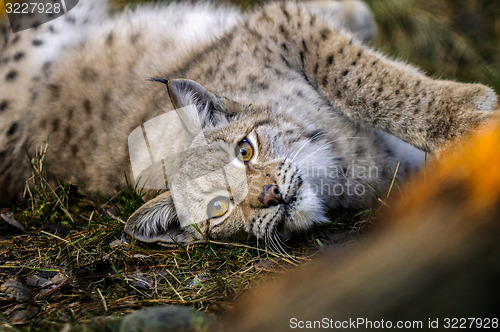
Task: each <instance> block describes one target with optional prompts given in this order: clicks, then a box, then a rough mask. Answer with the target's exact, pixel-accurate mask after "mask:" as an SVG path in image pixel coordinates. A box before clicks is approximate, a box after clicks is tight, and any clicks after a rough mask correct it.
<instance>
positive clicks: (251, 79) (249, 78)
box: [247, 74, 257, 83]
mask: <svg viewBox="0 0 500 332" xmlns="http://www.w3.org/2000/svg"><path fill="white" fill-rule="evenodd" d="M247 80H248V81H249V82H250V83H255V80H257V76H256V75H253V74H250V75H248V76H247Z"/></svg>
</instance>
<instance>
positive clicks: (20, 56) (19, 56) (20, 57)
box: [13, 52, 24, 62]
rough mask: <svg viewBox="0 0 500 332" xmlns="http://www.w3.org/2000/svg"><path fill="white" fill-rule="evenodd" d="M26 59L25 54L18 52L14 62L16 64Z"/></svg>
mask: <svg viewBox="0 0 500 332" xmlns="http://www.w3.org/2000/svg"><path fill="white" fill-rule="evenodd" d="M23 58H24V52H17V53H16V54H14V57H13V59H14V61H15V62H18V61H20V60H22V59H23Z"/></svg>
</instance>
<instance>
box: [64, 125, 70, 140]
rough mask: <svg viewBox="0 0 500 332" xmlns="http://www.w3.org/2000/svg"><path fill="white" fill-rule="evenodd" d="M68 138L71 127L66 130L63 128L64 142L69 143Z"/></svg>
mask: <svg viewBox="0 0 500 332" xmlns="http://www.w3.org/2000/svg"><path fill="white" fill-rule="evenodd" d="M70 138H71V126H67V127H66V128H64V139H65V140H66V141H69V139H70Z"/></svg>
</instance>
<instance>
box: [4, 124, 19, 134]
mask: <svg viewBox="0 0 500 332" xmlns="http://www.w3.org/2000/svg"><path fill="white" fill-rule="evenodd" d="M18 127H19V124H18V123H17V122H14V123H13V124H11V125H10V128H9V130H8V131H7V136H12V135H14V134H15V133H16V131H17V128H18Z"/></svg>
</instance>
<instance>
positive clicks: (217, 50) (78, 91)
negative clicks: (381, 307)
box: [0, 0, 497, 248]
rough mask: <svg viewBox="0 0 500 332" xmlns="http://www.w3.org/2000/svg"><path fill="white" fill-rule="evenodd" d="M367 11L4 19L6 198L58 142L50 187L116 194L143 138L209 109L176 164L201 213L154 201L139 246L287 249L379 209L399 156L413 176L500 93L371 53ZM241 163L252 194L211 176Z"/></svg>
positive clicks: (196, 8)
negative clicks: (31, 157) (13, 24)
mask: <svg viewBox="0 0 500 332" xmlns="http://www.w3.org/2000/svg"><path fill="white" fill-rule="evenodd" d="M353 4H354V2H348V4H345V3H342V4H340V7H339V4H338V3H336V2H332V3H331V7H329V8H330V9H331V11H330V12H329V11H325V10H323V9H318V8H319V7H317V5H314V4H300V3H274V4H268V5H266V6H264V7H262V8H259V9H256V10H254V11H252V12H250V13H248V14H241V13H239V12H237V11H236V10H235V9H233V8H228V7H214V6H212V5H208V4H198V5H187V4H181V3H179V4H172V5H169V6H167V7H161V6H143V7H139V8H138V9H136V10H126V11H125V12H124V13H120V14H115V15H111V14H108V13H107V11H106V10H105V8H104V7H105V6H104V5H103V4H102V2H101V1H91V0H89V1H80V4H79V5H78V8H75V9H73V10H72V11H71V12H69V13H68V14H67V15H65V16H62V17H60V18H58V19H56V20H54V21H52V22H51V23H47V24H45V25H42V26H40V27H38V28H36V29H32V30H28V31H23V32H19V33H16V34H12V33H11V32H10V31H9V29H8V28H7V26H6V25H5V24H4V26H3V29H2V30H1V33H2V38H1V40H0V43H2V44H1V48H0V60H1V67H0V80H2V83H1V84H2V89H1V90H0V117H1V124H0V188H1V192H0V201H1V202H3V203H6V202H10V201H12V200H15V199H21V194H22V189H23V186H24V183H25V180H26V178H27V177H28V176H29V165H28V163H27V161H26V157H25V151H26V150H27V151H28V152H30V153H31V154H33V151H34V149H35V146H36V145H37V144H40V142H42V141H46V140H47V139H49V153H48V155H47V158H46V170H47V176H48V179H49V180H50V181H52V182H56V181H58V180H65V181H71V182H79V183H84V184H85V185H86V189H87V190H88V191H98V192H100V193H102V194H104V195H111V194H112V193H113V192H114V190H116V189H119V188H122V187H123V186H124V185H125V183H124V182H125V179H124V176H123V174H124V172H126V174H127V176H128V178H132V177H133V176H132V174H131V168H130V167H131V166H130V157H129V150H128V146H127V138H128V136H129V134H130V133H131V132H133V131H134V130H135V129H136V128H138V127H139V126H141V125H142V124H144V123H146V122H147V121H148V120H151V119H153V118H155V117H157V116H160V115H162V114H165V112H167V111H170V110H173V109H177V108H182V107H185V106H189V105H194V106H195V107H196V111H197V113H198V114H197V119H189V118H188V119H187V120H186V121H187V124H186V125H187V126H188V127H189V126H190V125H191V124H190V123H189V122H190V121H194V122H196V121H198V122H199V124H200V126H201V128H202V129H203V135H204V140H205V143H206V145H205V146H204V149H202V150H199V149H191V150H189V151H188V152H186V153H181V154H178V155H177V157H176V158H175V159H174V160H172V159H162V162H163V163H165V162H166V163H167V166H171V164H175V165H176V168H177V170H178V172H176V174H175V176H173V177H171V178H168V179H167V180H166V181H167V186H168V187H169V188H170V187H172V186H174V187H181V188H182V189H183V191H182V193H183V194H182V195H180V196H182V197H180V198H181V199H182V200H184V201H185V202H188V203H186V204H180V205H181V206H179V205H178V204H174V197H173V196H175V195H174V194H173V193H172V192H171V191H166V192H165V193H163V194H162V195H160V196H158V197H156V198H155V199H153V200H151V201H149V202H147V203H146V204H145V205H144V206H143V207H141V208H140V209H139V210H138V211H136V212H135V213H134V214H133V215H132V216H131V217H130V219H129V220H128V223H127V226H126V228H125V230H126V232H128V233H129V234H131V235H133V236H135V237H136V238H137V239H140V240H142V241H147V242H151V241H162V242H172V241H173V240H174V241H180V242H189V241H193V240H200V239H204V238H213V239H225V240H241V239H246V238H248V237H249V236H254V237H257V238H260V239H264V240H265V241H266V244H267V245H269V246H270V247H275V248H276V247H279V238H280V237H281V236H283V235H284V234H287V233H289V232H292V231H297V230H304V229H307V228H308V227H310V226H311V225H313V224H314V223H320V222H324V221H327V220H328V219H327V215H328V213H329V212H330V211H334V210H338V209H359V208H364V207H367V206H370V205H371V204H373V202H374V201H375V200H376V199H377V197H380V195H383V194H385V193H386V191H387V188H388V186H389V184H390V182H391V180H392V178H393V176H394V171H395V169H396V166H397V164H398V162H401V165H400V167H399V172H398V176H404V175H405V174H407V173H408V172H409V171H411V170H412V169H414V168H415V167H418V166H419V164H420V161H421V158H422V154H423V152H422V150H423V151H429V152H433V151H435V150H436V149H438V148H439V147H441V146H442V145H443V144H445V143H446V142H447V141H449V140H450V139H452V138H459V137H462V136H463V135H464V134H465V133H467V132H468V131H469V130H470V129H471V128H473V127H475V126H476V125H477V124H479V123H480V122H482V121H483V120H484V119H486V118H487V117H488V116H489V114H490V113H491V112H490V111H491V110H493V109H495V107H496V104H497V97H496V95H495V93H494V92H493V91H492V90H491V89H489V88H487V87H485V86H483V85H479V84H461V83H456V82H450V81H441V80H433V79H430V78H429V77H426V76H425V75H423V74H422V73H420V72H419V71H418V70H417V69H415V68H413V67H411V66H409V65H406V64H403V63H401V62H396V61H393V60H390V59H388V58H386V57H384V56H383V55H381V54H379V53H377V52H376V51H374V50H372V49H370V48H369V47H367V46H365V45H364V44H363V43H362V42H361V41H359V39H358V38H357V37H356V36H355V34H356V31H353V34H351V33H349V32H347V31H346V30H343V29H342V28H340V26H339V24H340V23H339V22H344V23H343V24H344V26H346V27H349V26H351V28H353V29H357V28H356V27H357V26H359V31H358V32H359V35H358V36H359V38H361V39H363V38H369V37H370V33H368V34H367V33H366V24H361V25H356V24H357V23H356V24H354V23H355V22H356V20H355V19H354V18H355V17H357V16H356V15H353V12H352V11H350V12H349V11H347V8H350V10H351V9H352V8H354V9H355V11H354V13H356V11H358V10H359V12H360V13H361V12H363V15H366V14H367V11H366V7H365V6H364V5H362V3H360V2H355V5H353ZM342 6H345V7H342ZM352 6H354V7H352ZM349 15H351V16H349ZM349 17H352V18H351V19H349ZM367 17H369V15H368V16H367ZM346 18H347V19H346ZM4 21H5V20H4ZM346 21H347V23H346ZM363 22H364V23H366V22H367V21H366V20H362V23H363ZM337 23H339V24H337ZM368 31H370V30H368ZM151 78H153V79H152V80H153V81H155V80H156V81H159V82H151V81H150V80H149V81H148V79H151ZM161 82H163V83H165V84H162V83H161ZM168 97H170V98H168ZM169 99H170V100H169ZM194 122H193V123H194ZM169 134H171V133H165V135H164V136H163V137H162V136H160V137H157V138H156V141H155V144H156V145H157V146H160V147H161V150H162V151H164V152H165V153H167V154H168V153H169V152H170V151H171V150H175V149H176V146H175V144H172V135H169ZM403 141H406V142H407V143H409V144H411V145H413V146H414V147H412V146H410V145H409V144H407V143H404V142H403ZM219 156H220V157H219ZM228 165H229V167H228V168H227V169H228V170H227V171H226V173H224V174H225V175H224V174H223V175H224V176H226V177H227V174H232V173H231V172H240V174H241V173H242V174H244V178H245V181H246V185H247V187H248V191H247V192H246V193H244V195H242V196H241V197H239V198H238V199H236V198H235V197H236V196H237V195H239V194H238V193H236V192H232V191H231V190H228V189H227V188H220V186H216V185H214V182H212V181H211V180H206V179H210V177H209V178H203V176H205V175H211V174H212V173H214V172H215V173H216V175H215V177H216V178H217V177H222V176H223V175H221V174H219V173H217V172H218V171H219V170H221V169H223V168H224V169H225V167H226V166H228ZM217 174H219V175H217ZM203 179H205V180H203ZM142 180H144V179H142ZM223 180H224V181H231V180H232V178H230V177H229V178H224V179H223ZM234 187H235V186H231V188H234ZM236 187H238V188H240V187H239V186H236ZM177 196H179V195H177ZM183 220H184V221H187V222H188V224H187V225H186V224H185V223H183V222H181V221H183ZM190 220H191V221H193V222H197V224H196V226H197V227H196V228H195V227H193V226H192V225H190V224H189V221H190Z"/></svg>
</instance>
